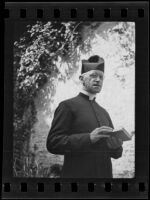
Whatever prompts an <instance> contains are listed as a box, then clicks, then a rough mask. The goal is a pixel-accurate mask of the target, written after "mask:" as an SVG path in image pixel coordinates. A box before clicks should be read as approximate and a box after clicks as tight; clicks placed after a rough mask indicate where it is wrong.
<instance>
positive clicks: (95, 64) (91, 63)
mask: <svg viewBox="0 0 150 200" xmlns="http://www.w3.org/2000/svg"><path fill="white" fill-rule="evenodd" d="M91 70H100V71H102V72H104V59H103V58H101V57H99V56H97V55H95V56H91V57H90V58H89V59H88V60H82V70H81V74H83V73H86V72H88V71H91Z"/></svg>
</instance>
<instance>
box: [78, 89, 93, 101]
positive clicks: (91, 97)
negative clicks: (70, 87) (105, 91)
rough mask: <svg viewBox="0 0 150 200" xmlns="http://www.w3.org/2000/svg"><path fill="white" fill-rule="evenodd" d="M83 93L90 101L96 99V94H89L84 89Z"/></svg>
mask: <svg viewBox="0 0 150 200" xmlns="http://www.w3.org/2000/svg"><path fill="white" fill-rule="evenodd" d="M81 93H83V94H85V95H87V96H89V100H93V99H94V98H95V97H96V94H91V93H89V92H87V91H86V90H83V89H82V90H81Z"/></svg>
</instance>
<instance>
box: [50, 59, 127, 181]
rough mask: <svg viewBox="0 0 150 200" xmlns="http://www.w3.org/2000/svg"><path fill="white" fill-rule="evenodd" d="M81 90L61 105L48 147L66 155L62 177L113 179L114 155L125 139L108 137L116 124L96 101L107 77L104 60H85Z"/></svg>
mask: <svg viewBox="0 0 150 200" xmlns="http://www.w3.org/2000/svg"><path fill="white" fill-rule="evenodd" d="M79 78H80V80H81V83H82V86H83V87H82V91H81V92H80V93H79V95H78V96H76V97H74V98H71V99H68V100H65V101H63V102H61V103H60V104H59V106H58V107H57V109H56V111H55V113H54V119H53V121H52V126H51V130H50V132H49V135H48V138H47V149H48V151H49V152H51V153H53V154H61V155H64V165H63V168H62V175H61V177H62V178H112V163H111V157H112V158H115V159H117V158H119V157H121V156H122V151H123V149H122V141H121V140H119V139H116V138H115V137H109V136H108V135H107V134H106V133H107V132H111V131H113V124H112V121H111V119H110V116H109V114H108V113H107V111H106V110H105V109H104V108H102V107H101V106H100V105H98V104H97V103H96V101H95V97H96V94H97V93H99V92H100V91H101V88H102V85H103V78H104V59H103V58H101V57H99V56H97V55H95V56H92V57H90V58H89V59H88V60H83V61H82V72H81V76H80V77H79Z"/></svg>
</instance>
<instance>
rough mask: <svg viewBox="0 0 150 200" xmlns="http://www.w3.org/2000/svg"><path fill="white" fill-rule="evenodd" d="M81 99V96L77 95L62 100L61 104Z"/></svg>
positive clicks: (69, 103)
mask: <svg viewBox="0 0 150 200" xmlns="http://www.w3.org/2000/svg"><path fill="white" fill-rule="evenodd" d="M79 101H80V98H79V96H78V95H77V96H75V97H72V98H69V99H65V100H63V101H61V102H60V104H64V105H71V104H72V103H73V104H74V103H76V102H79Z"/></svg>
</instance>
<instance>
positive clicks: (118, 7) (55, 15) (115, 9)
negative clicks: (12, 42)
mask: <svg viewBox="0 0 150 200" xmlns="http://www.w3.org/2000/svg"><path fill="white" fill-rule="evenodd" d="M84 5H85V4H84V3H79V4H76V3H70V4H68V3H53V6H51V5H49V6H48V7H47V6H45V5H44V4H42V3H37V4H36V8H35V6H34V3H33V4H32V3H29V4H24V3H22V4H20V5H19V4H17V3H9V4H7V3H6V7H5V11H4V16H5V18H11V19H22V20H23V19H34V20H35V19H46V20H48V19H49V18H50V19H51V20H55V19H57V20H59V19H61V20H70V19H72V20H87V19H91V20H92V19H94V20H99V19H105V20H107V19H108V20H110V19H111V20H114V19H115V20H116V19H117V20H124V19H128V18H130V20H132V19H133V20H134V19H137V18H144V17H147V16H148V10H147V3H146V2H145V3H140V2H137V4H136V5H135V3H132V2H131V3H130V4H128V3H127V2H126V3H114V4H112V3H109V2H107V3H105V4H100V3H94V4H92V5H91V4H90V3H86V7H85V6H84Z"/></svg>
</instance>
